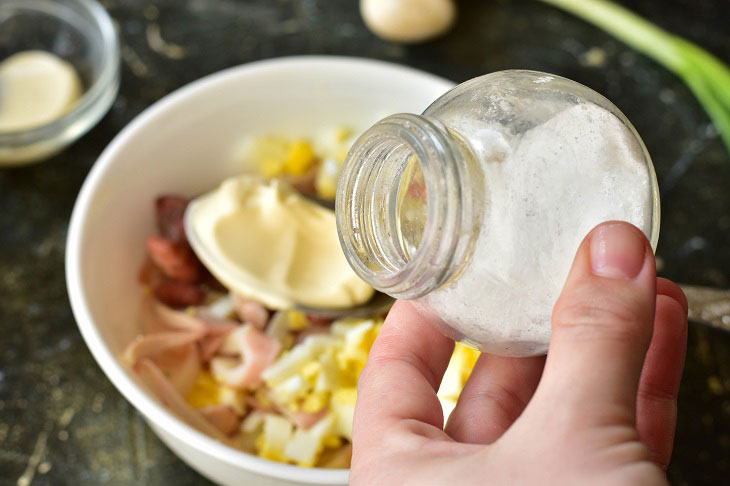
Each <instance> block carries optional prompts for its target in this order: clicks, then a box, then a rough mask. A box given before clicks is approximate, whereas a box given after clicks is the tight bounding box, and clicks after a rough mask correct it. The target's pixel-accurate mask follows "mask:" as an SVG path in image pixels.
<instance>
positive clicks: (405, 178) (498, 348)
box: [336, 71, 659, 356]
mask: <svg viewBox="0 0 730 486" xmlns="http://www.w3.org/2000/svg"><path fill="white" fill-rule="evenodd" d="M336 212H337V226H338V232H339V236H340V241H341V243H342V247H343V250H344V252H345V255H346V257H347V259H348V261H349V262H350V264H351V265H352V267H353V269H354V270H355V272H357V274H358V275H359V276H360V277H361V278H362V279H363V280H365V281H366V282H368V283H369V284H371V285H372V286H373V287H375V288H376V289H378V290H380V291H382V292H385V293H387V294H389V295H391V296H393V297H396V298H399V299H408V300H412V301H413V302H414V304H415V306H416V308H417V309H418V310H419V311H420V312H421V314H422V315H423V316H424V320H425V321H429V322H432V323H434V324H435V325H437V326H438V327H439V328H440V329H441V330H442V332H444V333H445V334H446V335H447V336H449V337H451V338H453V339H454V340H456V341H462V342H464V343H466V344H468V345H471V346H473V347H476V348H478V349H480V350H481V351H483V352H489V353H493V354H500V355H507V356H528V355H535V354H541V353H545V352H546V351H547V346H548V343H549V340H550V329H551V327H550V316H551V313H552V307H553V305H554V303H555V301H556V299H557V297H558V296H559V294H560V291H561V288H562V286H563V283H564V281H565V278H566V276H567V274H568V271H569V269H570V265H571V263H572V260H573V256H574V254H575V251H576V250H577V248H578V246H579V244H580V242H581V240H582V239H583V238H584V237H585V235H586V234H587V233H588V232H589V231H590V229H591V228H593V227H594V226H595V225H597V224H599V223H601V222H603V221H608V220H623V221H628V222H630V223H632V224H634V225H636V226H637V227H638V228H639V229H641V230H642V231H643V232H644V234H646V236H647V237H648V238H649V240H650V242H651V245H652V248H656V242H657V238H658V234H659V192H658V186H657V181H656V175H655V173H654V168H653V166H652V163H651V159H650V157H649V154H648V153H647V150H646V147H645V146H644V144H643V142H642V141H641V138H640V137H639V135H638V134H637V133H636V130H635V129H634V128H633V126H632V125H631V123H630V122H629V121H628V120H627V119H626V117H625V116H624V115H623V114H622V113H621V112H620V111H619V110H618V108H616V106H614V105H613V104H612V103H611V102H610V101H608V100H607V99H606V98H604V97H603V96H601V95H599V94H598V93H596V92H594V91H592V90H590V89H589V88H587V87H585V86H583V85H581V84H578V83H576V82H574V81H571V80H568V79H565V78H561V77H558V76H553V75H549V74H545V73H539V72H533V71H502V72H497V73H493V74H489V75H486V76H482V77H479V78H475V79H472V80H470V81H467V82H465V83H463V84H460V85H459V86H457V87H455V88H454V89H452V90H451V91H449V92H448V93H446V94H444V95H443V96H442V97H440V98H439V99H438V100H436V101H435V102H434V103H433V104H432V105H431V106H430V107H429V108H428V109H426V111H424V113H423V114H422V115H413V114H398V115H392V116H389V117H387V118H385V119H383V120H381V121H379V122H378V123H376V124H375V125H374V126H373V127H371V128H370V129H368V130H367V131H366V132H365V133H364V134H363V135H362V136H361V137H360V138H359V139H358V140H357V141H356V142H355V144H354V145H353V147H352V149H351V150H350V153H349V155H348V158H347V160H346V161H345V164H344V167H343V170H342V173H341V175H340V181H339V185H338V189H337V202H336Z"/></svg>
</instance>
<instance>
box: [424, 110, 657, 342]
mask: <svg viewBox="0 0 730 486" xmlns="http://www.w3.org/2000/svg"><path fill="white" fill-rule="evenodd" d="M480 130H481V132H480V138H481V140H484V141H487V142H486V143H485V145H483V146H482V147H481V149H480V151H481V152H482V153H481V154H478V155H479V156H480V158H482V160H489V158H490V157H489V155H490V153H491V154H495V153H503V154H504V155H503V156H502V155H500V157H497V158H495V159H494V160H495V161H494V162H490V163H487V164H485V165H484V166H483V167H484V171H485V172H484V176H485V177H484V179H485V194H487V208H486V210H485V212H484V215H483V218H484V219H483V222H482V228H481V232H480V234H479V237H478V239H477V241H476V244H475V247H474V253H473V255H472V257H471V259H470V261H469V263H468V266H467V267H466V268H465V269H464V271H463V274H462V275H461V276H460V278H458V280H456V281H455V282H454V283H453V284H451V285H450V286H447V287H445V288H443V289H439V290H438V291H435V292H432V293H430V294H428V295H426V296H425V297H423V298H422V300H423V301H424V303H426V304H428V305H430V306H431V307H432V308H433V309H435V310H437V311H438V313H439V315H440V317H441V318H443V319H444V320H445V321H447V322H448V323H449V325H450V326H451V327H452V328H454V329H455V330H457V332H460V333H463V334H464V335H466V336H469V339H470V340H472V341H474V342H477V343H489V346H490V347H492V349H493V350H501V351H502V352H503V354H511V355H529V354H537V353H540V352H544V351H545V350H546V349H547V343H548V341H549V338H550V315H551V311H552V307H553V305H554V303H555V301H556V299H557V298H558V296H559V294H560V291H561V289H562V286H563V284H564V282H565V278H566V276H567V275H568V271H569V269H570V266H571V263H572V260H573V256H574V254H575V251H576V250H577V248H578V246H579V244H580V241H581V239H582V238H583V237H584V236H585V235H586V234H587V233H588V232H589V231H590V230H591V228H593V227H594V226H595V225H597V224H599V223H601V222H603V221H607V220H614V219H615V220H624V221H628V222H630V223H633V224H634V225H636V226H637V227H638V228H639V229H641V230H642V231H643V232H644V233H645V234H646V235H647V236H648V235H649V234H650V233H651V224H652V201H651V199H647V198H646V194H648V193H650V192H651V184H652V179H651V174H650V172H649V169H648V168H647V166H646V163H645V161H644V158H643V154H642V151H641V147H640V146H639V144H638V143H637V142H636V140H635V137H634V136H633V134H632V133H631V131H630V129H629V128H628V127H627V126H625V125H624V124H623V123H622V122H621V120H619V118H617V117H616V116H614V115H613V114H612V113H610V112H609V111H607V110H605V109H604V108H601V107H599V106H597V105H594V104H588V103H583V104H579V105H576V106H573V107H571V108H568V109H566V110H564V111H562V112H560V113H559V114H557V115H556V116H554V117H552V118H551V119H549V120H547V121H546V122H544V123H542V124H540V125H538V126H536V127H534V128H532V129H530V130H528V131H526V132H525V133H524V134H522V135H518V136H512V135H509V134H505V133H503V132H502V131H500V130H499V128H498V127H494V128H490V129H485V128H483V127H482V128H480ZM489 131H492V132H493V133H488V132H489ZM586 162H590V163H586ZM535 208H539V214H537V213H536V211H535ZM487 279H488V280H487ZM485 280H486V281H485Z"/></svg>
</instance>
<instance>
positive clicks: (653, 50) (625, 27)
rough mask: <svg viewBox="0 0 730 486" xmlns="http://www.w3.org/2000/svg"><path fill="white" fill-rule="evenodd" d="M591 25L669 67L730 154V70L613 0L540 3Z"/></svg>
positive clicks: (699, 48)
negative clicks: (713, 125) (695, 100)
mask: <svg viewBox="0 0 730 486" xmlns="http://www.w3.org/2000/svg"><path fill="white" fill-rule="evenodd" d="M540 1H542V2H544V3H547V4H550V5H553V6H555V7H558V8H561V9H563V10H565V11H566V12H570V13H571V14H573V15H575V16H577V17H580V18H581V19H583V20H585V21H587V22H590V23H592V24H594V25H596V26H598V27H600V28H602V29H603V30H605V31H606V32H608V33H609V34H611V35H613V36H614V37H616V38H617V39H619V40H621V41H623V42H625V43H626V44H628V45H629V46H631V47H633V48H634V49H636V50H637V51H640V52H642V53H644V54H645V55H647V56H649V57H651V58H652V59H654V60H655V61H656V62H658V63H659V64H661V65H662V66H664V67H666V68H667V69H669V70H670V71H672V72H673V73H674V74H676V75H677V76H678V77H679V78H681V79H682V80H683V81H684V83H685V84H686V85H687V87H688V88H689V89H690V90H691V91H692V93H693V94H694V95H695V97H696V98H697V100H698V101H699V102H700V104H701V105H702V107H703V108H704V109H705V111H706V112H707V114H708V115H709V117H710V119H712V122H713V123H714V124H715V128H716V129H717V131H718V132H719V134H720V136H721V137H722V140H723V141H724V142H725V146H726V147H727V149H728V152H730V68H728V66H727V65H726V64H725V63H723V62H722V61H721V60H720V59H718V58H717V57H715V56H713V55H712V54H710V53H709V52H707V51H706V50H704V49H702V48H701V47H699V46H697V45H695V44H693V43H691V42H689V41H687V40H685V39H682V38H681V37H678V36H676V35H674V34H671V33H669V32H667V31H665V30H663V29H661V28H659V27H657V26H656V25H654V24H652V23H651V22H649V21H647V20H646V19H643V18H641V17H640V16H638V15H636V14H635V13H633V12H631V11H630V10H627V9H626V8H624V7H622V6H620V5H617V4H615V3H613V2H611V1H609V0H540Z"/></svg>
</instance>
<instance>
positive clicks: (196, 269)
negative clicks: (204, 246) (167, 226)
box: [145, 236, 200, 282]
mask: <svg viewBox="0 0 730 486" xmlns="http://www.w3.org/2000/svg"><path fill="white" fill-rule="evenodd" d="M145 246H146V247H147V254H148V255H149V256H150V258H152V261H153V262H154V263H155V265H157V266H158V267H159V268H160V270H162V272H163V273H164V274H165V275H167V276H168V277H170V278H173V279H176V280H182V281H184V282H195V281H196V280H198V277H199V276H200V262H199V261H198V258H197V257H196V256H195V254H194V253H193V251H192V250H191V249H190V247H189V246H188V245H187V244H186V243H176V242H174V241H172V240H170V239H168V238H165V237H164V236H148V237H147V239H146V240H145Z"/></svg>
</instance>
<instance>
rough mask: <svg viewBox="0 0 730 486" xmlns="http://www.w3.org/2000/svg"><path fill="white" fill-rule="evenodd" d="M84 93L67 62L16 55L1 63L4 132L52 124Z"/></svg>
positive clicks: (36, 55) (30, 54)
mask: <svg viewBox="0 0 730 486" xmlns="http://www.w3.org/2000/svg"><path fill="white" fill-rule="evenodd" d="M81 93H82V88H81V80H80V79H79V75H78V73H77V72H76V70H75V69H74V68H73V66H71V64H69V63H68V62H66V61H64V60H63V59H61V58H59V57H57V56H54V55H53V54H51V53H49V52H44V51H25V52H19V53H17V54H14V55H12V56H10V57H9V58H7V59H5V60H4V61H3V62H2V63H0V132H15V131H21V130H28V129H32V128H37V127H39V126H42V125H45V124H47V123H50V122H52V121H54V120H56V119H58V118H60V117H62V116H63V115H64V114H66V112H68V111H69V110H70V109H71V107H72V106H73V105H74V104H75V103H76V101H77V100H78V99H79V98H80V97H81Z"/></svg>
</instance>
